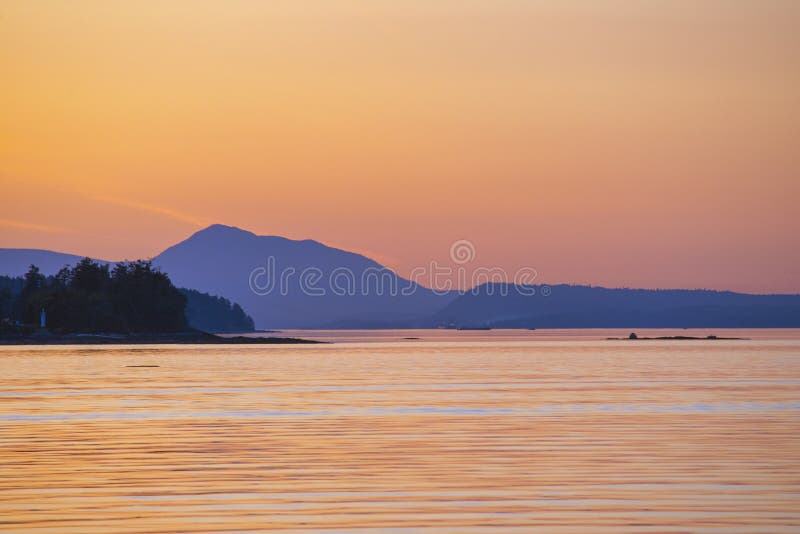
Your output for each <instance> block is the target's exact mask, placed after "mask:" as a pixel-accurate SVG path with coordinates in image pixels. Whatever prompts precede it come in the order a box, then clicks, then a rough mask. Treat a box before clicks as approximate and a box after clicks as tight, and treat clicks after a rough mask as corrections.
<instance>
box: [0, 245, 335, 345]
mask: <svg viewBox="0 0 800 534" xmlns="http://www.w3.org/2000/svg"><path fill="white" fill-rule="evenodd" d="M5 283H6V285H5V286H4V287H3V288H2V289H4V290H5V291H4V294H3V295H2V296H3V299H2V300H3V302H2V304H3V305H2V306H0V345H111V344H124V345H129V344H218V345H241V344H254V345H264V344H298V343H321V342H320V341H312V340H306V339H298V338H290V337H249V336H244V335H236V333H235V332H232V333H231V335H225V336H222V335H216V334H214V333H210V332H207V331H205V330H204V329H202V328H197V325H209V326H213V325H222V328H221V329H220V330H218V331H222V332H230V331H231V330H234V329H236V328H237V327H242V326H243V327H244V328H246V330H245V332H251V331H254V329H253V321H252V319H251V318H250V317H249V316H247V315H246V314H245V313H244V311H243V310H242V309H241V307H240V306H239V305H238V304H235V303H231V302H229V301H227V300H226V299H221V298H218V297H213V296H211V295H207V294H204V293H200V292H197V291H192V290H185V289H178V288H176V287H175V286H174V285H173V284H172V282H171V281H170V279H169V277H168V276H167V275H166V273H163V272H161V271H160V270H159V269H157V268H154V267H153V266H152V264H151V263H150V262H149V261H145V260H138V261H132V262H121V263H118V264H117V265H116V266H115V267H114V268H113V269H111V268H110V266H109V265H107V264H106V265H104V264H100V263H98V262H96V261H94V260H91V259H89V258H85V259H83V260H81V261H80V262H78V263H77V264H76V265H75V266H74V267H64V268H63V269H61V271H59V272H58V273H57V274H56V275H55V276H49V277H48V276H44V275H42V274H41V273H40V271H39V269H38V268H37V267H36V266H35V265H31V267H30V269H29V270H28V272H27V273H26V275H25V277H24V278H21V279H9V280H7V281H5ZM12 290H13V291H12ZM239 331H240V332H241V330H239Z"/></svg>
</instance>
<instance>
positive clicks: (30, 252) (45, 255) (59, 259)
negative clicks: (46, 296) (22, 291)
mask: <svg viewBox="0 0 800 534" xmlns="http://www.w3.org/2000/svg"><path fill="white" fill-rule="evenodd" d="M84 257H85V256H76V255H75V254H66V253H64V252H53V251H51V250H41V249H36V248H0V275H3V276H11V277H17V276H22V275H23V274H25V273H26V272H28V267H30V266H31V264H33V265H36V266H37V267H38V268H39V271H40V272H41V273H42V274H43V275H45V276H52V275H54V274H56V273H57V272H58V271H59V270H60V269H61V268H62V267H65V266H67V265H76V264H77V263H78V262H79V261H81V260H82V259H83V258H84ZM95 261H96V262H97V263H100V264H107V263H109V262H107V261H103V260H97V259H96V260H95Z"/></svg>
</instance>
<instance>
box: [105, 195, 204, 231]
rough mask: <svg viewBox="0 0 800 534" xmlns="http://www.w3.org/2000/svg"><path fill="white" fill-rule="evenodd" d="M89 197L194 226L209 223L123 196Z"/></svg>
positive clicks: (186, 214)
mask: <svg viewBox="0 0 800 534" xmlns="http://www.w3.org/2000/svg"><path fill="white" fill-rule="evenodd" d="M91 198H92V199H94V200H98V201H100V202H106V203H109V204H115V205H117V206H124V207H126V208H133V209H137V210H142V211H147V212H150V213H155V214H158V215H163V216H164V217H169V218H170V219H175V220H176V221H181V222H185V223H189V224H193V225H195V226H207V225H209V224H211V221H210V220H209V219H204V218H202V217H195V216H194V215H190V214H188V213H183V212H180V211H177V210H173V209H170V208H164V207H161V206H154V205H152V204H144V203H142V202H134V201H131V200H126V199H124V198H118V197H110V196H105V195H93V196H92V197H91Z"/></svg>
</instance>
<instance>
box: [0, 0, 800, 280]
mask: <svg viewBox="0 0 800 534" xmlns="http://www.w3.org/2000/svg"><path fill="white" fill-rule="evenodd" d="M798 27H800V2H797V1H795V0H766V1H765V0H702V1H688V0H686V1H684V0H652V1H647V2H644V1H636V0H628V1H624V0H585V1H577V0H566V1H565V0H558V1H556V0H550V1H544V0H538V1H537V0H531V1H521V0H484V1H475V0H437V1H436V2H431V1H429V0H424V1H423V0H405V1H404V2H397V1H389V0H370V1H369V2H363V1H360V0H338V1H320V2H298V1H296V0H287V1H281V0H277V1H269V2H261V1H255V0H253V1H227V2H211V1H199V0H195V1H185V2H177V1H172V2H169V1H168V2H111V1H107V0H102V1H89V0H84V1H81V2H68V1H63V2H61V1H59V2H28V1H10V0H9V1H6V2H3V3H2V4H0V79H1V80H2V83H1V84H0V102H2V109H0V209H2V213H0V247H36V248H49V249H55V250H61V251H65V252H73V253H79V254H88V255H92V256H96V257H101V258H106V259H123V258H136V257H148V256H152V255H154V254H157V253H158V252H160V251H161V250H162V249H163V248H165V247H166V246H168V245H170V244H173V243H175V242H176V241H178V240H180V239H183V238H185V237H186V236H187V235H189V234H190V233H191V232H193V231H195V230H196V229H199V228H200V227H202V226H203V225H206V224H210V223H214V222H222V223H225V224H230V225H235V226H240V227H243V228H246V229H249V230H252V231H255V232H256V233H262V234H278V235H284V236H287V237H292V238H314V239H317V240H320V241H323V242H325V243H329V244H332V245H335V246H339V247H342V248H348V249H351V250H356V251H361V252H364V253H366V254H367V255H371V256H373V257H375V258H376V259H378V260H380V261H383V262H385V263H387V264H388V265H389V266H391V267H393V268H396V269H398V270H399V271H400V272H401V273H403V274H406V273H408V272H409V271H410V270H411V269H412V268H413V267H414V266H415V265H425V264H427V263H428V262H429V261H431V260H433V259H436V260H439V261H445V260H447V258H448V252H449V247H450V243H451V242H453V241H454V240H457V239H469V240H471V241H472V242H473V243H474V244H475V246H476V248H477V252H478V256H477V259H476V261H475V262H474V265H481V264H482V265H497V266H500V267H505V268H507V269H510V270H514V269H517V268H519V267H522V266H531V267H534V268H535V269H537V270H538V272H539V273H540V278H539V281H546V282H550V283H554V282H564V281H568V282H576V283H578V282H579V283H592V284H598V285H611V286H637V287H710V288H720V289H722V288H727V289H736V290H743V291H753V292H765V291H775V292H800V247H799V246H798V239H797V234H798V231H800V215H799V214H798V213H800V210H798V209H797V204H798V200H799V199H800V176H798V172H799V171H800V32H798V31H797V28H798Z"/></svg>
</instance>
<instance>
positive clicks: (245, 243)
mask: <svg viewBox="0 0 800 534" xmlns="http://www.w3.org/2000/svg"><path fill="white" fill-rule="evenodd" d="M270 258H271V259H270ZM80 259H81V257H79V256H75V255H71V254H62V253H58V252H50V251H46V250H35V249H0V275H12V276H20V275H22V274H23V273H24V272H25V271H27V269H28V266H29V265H30V264H31V263H34V264H36V265H38V266H39V267H40V269H41V270H42V273H43V274H46V275H52V274H55V273H56V272H57V271H58V270H59V269H60V268H61V267H63V266H64V265H65V264H73V265H74V264H75V263H77V261H79V260H80ZM271 262H274V263H271ZM101 263H105V262H101ZM153 264H154V265H155V266H157V267H160V268H161V269H163V270H164V272H166V273H167V274H168V275H169V277H170V279H171V280H172V282H173V283H174V284H175V285H176V286H177V287H184V288H191V289H193V290H196V291H197V292H198V295H195V298H194V299H191V298H190V305H191V306H190V307H194V306H199V307H200V308H201V309H203V310H205V316H206V319H210V318H211V317H214V316H217V314H218V313H219V314H222V315H219V316H217V317H218V320H214V322H212V323H203V324H204V325H205V326H204V327H203V328H201V329H204V330H214V331H220V332H221V331H231V330H239V326H241V325H245V324H247V319H243V318H242V317H241V314H240V313H239V311H238V310H236V309H235V306H234V305H233V304H232V303H234V302H235V303H238V304H239V305H241V308H242V310H241V311H242V313H243V314H244V316H245V317H247V316H248V315H249V316H250V317H252V319H253V320H254V322H255V326H256V327H258V328H404V327H425V326H427V327H435V326H455V327H486V326H491V327H495V328H504V327H506V328H511V327H515V328H530V327H536V328H591V327H596V328H604V327H608V328H611V327H625V328H628V327H630V328H633V327H639V328H644V327H665V328H683V327H687V328H688V327H800V295H749V294H742V293H733V292H730V291H707V290H682V289H676V290H648V289H608V288H603V287H590V286H577V285H576V286H573V285H556V286H552V288H550V290H551V293H550V295H549V296H543V295H542V293H541V290H542V288H543V287H542V286H527V287H525V288H523V289H526V290H533V292H534V293H535V295H533V296H526V295H523V294H521V293H520V291H518V288H516V286H512V285H505V286H503V285H501V284H486V285H483V286H480V287H479V288H477V289H476V290H474V291H469V292H467V293H465V294H463V295H458V294H456V293H455V292H451V293H448V294H447V295H444V296H442V295H437V294H435V293H434V292H433V291H431V290H429V289H426V288H424V287H422V286H418V285H415V284H413V283H411V282H409V281H408V280H405V279H403V278H402V277H399V276H397V275H396V274H395V273H394V272H392V271H391V270H389V269H387V268H385V267H383V266H381V265H380V264H378V263H376V262H375V261H373V260H371V259H369V258H366V257H364V256H362V255H360V254H354V253H352V252H348V251H345V250H340V249H336V248H332V247H328V246H326V245H323V244H322V243H319V242H317V241H312V240H302V241H295V240H291V239H286V238H283V237H278V236H258V235H256V234H253V233H252V232H248V231H245V230H241V229H239V228H234V227H231V226H223V225H213V226H210V227H208V228H206V229H204V230H201V231H199V232H197V233H195V234H194V235H192V236H191V237H189V238H188V239H186V240H185V241H182V242H181V243H178V244H177V245H175V246H172V247H170V248H168V249H167V250H165V251H164V252H162V253H161V254H159V255H158V256H156V257H155V258H153ZM259 269H260V271H259ZM253 273H256V275H257V276H256V277H255V279H254V281H255V287H251V278H252V275H253ZM337 276H338V277H337ZM281 277H283V280H282V279H281ZM304 277H305V278H304ZM270 280H271V281H272V283H273V284H274V286H273V287H271V288H270V287H268V286H269V283H268V282H269V281H270ZM378 287H380V289H382V290H383V293H382V294H381V292H380V291H378ZM503 288H505V289H506V290H507V291H506V292H507V295H505V296H504V295H502V293H503V291H502V290H503ZM403 289H405V290H406V293H410V294H403V291H401V290H403ZM340 290H342V291H340ZM199 293H208V294H210V295H219V296H221V297H224V298H225V299H227V300H228V301H230V302H228V303H227V304H226V303H224V302H222V301H220V300H219V299H215V298H214V297H211V296H210V295H208V298H206V297H203V296H200V295H199ZM317 293H322V295H318V294H317ZM208 299H212V300H208ZM192 302H193V304H192ZM226 306H227V307H226ZM194 309H197V308H196V307H195V308H194ZM225 310H227V312H226V313H223V312H225ZM223 316H224V317H225V318H224V319H222V317H223ZM234 316H235V317H236V318H235V319H234ZM187 317H188V318H189V322H190V324H192V322H194V323H196V324H198V323H199V322H200V321H202V320H204V319H201V316H200V315H193V314H192V313H191V310H189V312H187ZM231 321H232V322H231ZM243 321H244V322H243ZM211 324H213V325H214V326H213V328H212V327H211V326H210V325H211ZM233 324H235V325H237V326H232V325H233ZM193 326H194V325H193ZM242 330H248V329H247V328H244V329H242Z"/></svg>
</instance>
